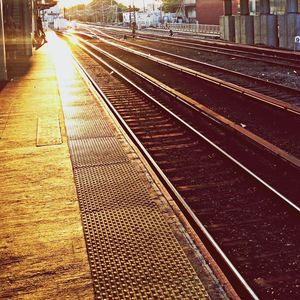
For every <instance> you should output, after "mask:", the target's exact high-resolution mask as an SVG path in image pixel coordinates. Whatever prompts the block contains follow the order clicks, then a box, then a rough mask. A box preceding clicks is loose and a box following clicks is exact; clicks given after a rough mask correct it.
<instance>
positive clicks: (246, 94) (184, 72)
mask: <svg viewBox="0 0 300 300" xmlns="http://www.w3.org/2000/svg"><path fill="white" fill-rule="evenodd" d="M91 42H93V44H94V45H97V46H100V47H101V49H103V51H106V52H109V53H112V54H114V55H115V56H117V57H119V58H121V59H122V60H124V61H126V62H127V63H129V64H131V65H133V66H135V67H136V68H139V69H142V70H144V71H145V72H147V74H149V75H150V76H152V77H155V78H156V79H158V80H159V81H161V82H163V83H165V84H166V85H168V86H170V87H172V88H173V89H176V90H177V91H178V92H180V93H182V94H184V95H186V96H188V97H190V98H192V99H194V100H195V101H197V103H199V105H204V106H205V107H207V108H209V109H210V110H213V111H214V112H216V113H217V114H220V115H222V116H223V117H225V118H226V119H229V120H231V121H232V122H234V124H238V126H239V127H246V129H248V131H249V132H251V133H254V134H255V135H257V136H258V137H260V138H262V139H264V140H265V141H269V142H270V143H272V144H273V145H275V146H276V147H278V148H279V149H282V150H284V151H285V152H287V153H288V155H287V156H286V155H285V159H287V160H292V161H294V163H295V164H296V165H298V167H299V166H300V164H299V158H300V148H299V147H300V145H299V143H298V142H297V141H298V140H299V139H300V136H299V135H300V133H299V130H298V128H299V126H300V120H299V117H298V114H299V112H300V108H298V107H297V106H295V105H290V104H286V103H283V102H282V101H279V100H278V99H275V98H270V97H266V96H264V95H262V94H261V93H257V92H253V91H251V90H250V89H245V88H241V87H239V86H237V85H232V84H230V83H229V84H228V83H226V82H225V81H220V80H218V79H215V78H213V77H210V76H201V74H200V75H199V73H198V72H196V73H195V72H194V73H193V70H190V69H186V68H185V67H183V66H180V65H178V64H174V63H171V62H168V61H166V60H161V59H159V58H156V57H154V58H153V57H152V55H150V56H149V55H148V54H145V53H140V52H137V51H135V50H129V52H128V49H126V48H125V47H124V46H120V45H116V44H115V43H111V42H107V41H105V40H100V41H99V40H98V39H91ZM157 60H158V61H157ZM158 69H159V71H158ZM191 73H192V74H191ZM197 75H199V76H200V77H198V76H197ZM250 100H252V101H250ZM195 101H194V102H195ZM194 102H193V103H194ZM268 104H272V107H271V106H269V105H268ZM198 107H199V106H198ZM277 108H278V109H277ZM235 127H236V126H235ZM263 143H264V142H263ZM281 152H282V151H281V150H278V151H277V153H278V155H281ZM292 156H293V158H291V157H292ZM290 158H291V159H290Z"/></svg>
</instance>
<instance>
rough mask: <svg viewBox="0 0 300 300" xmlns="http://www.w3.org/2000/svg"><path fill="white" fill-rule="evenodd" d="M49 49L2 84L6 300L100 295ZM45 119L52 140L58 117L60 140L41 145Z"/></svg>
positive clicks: (2, 290) (1, 267)
mask: <svg viewBox="0 0 300 300" xmlns="http://www.w3.org/2000/svg"><path fill="white" fill-rule="evenodd" d="M49 49H50V46H49V45H44V46H43V47H42V48H40V49H39V50H38V51H36V52H35V53H34V55H33V57H32V58H31V59H30V64H29V66H28V69H27V71H26V72H25V73H24V74H23V75H21V77H20V78H15V80H14V81H11V82H10V83H9V84H7V86H6V87H5V88H4V89H3V90H2V91H0V182H1V184H0V298H1V299H93V298H94V291H93V284H92V279H91V275H90V269H89V264H88V258H87V254H86V247H85V242H84V237H83V230H82V226H81V220H80V213H79V207H78V202H77V197H76V191H75V187H74V181H73V174H72V168H71V163H70V158H69V149H68V145H67V142H66V141H67V139H66V135H65V132H64V126H63V115H62V111H61V103H60V95H59V91H58V86H57V81H56V74H55V67H54V65H53V63H52V62H51V61H49ZM39 118H42V119H43V120H47V119H49V120H50V121H51V122H52V121H53V120H56V121H55V124H54V128H55V130H54V131H55V133H54V134H53V133H52V129H51V128H52V127H53V126H52V125H51V126H50V127H49V130H47V128H48V127H47V125H46V132H45V131H43V132H40V134H41V136H40V137H41V138H43V139H44V140H43V143H45V142H46V144H47V143H48V142H49V139H51V136H54V141H55V138H56V137H57V136H58V135H59V134H58V132H57V121H58V120H59V122H60V124H61V125H62V127H61V132H60V134H61V137H62V141H63V143H62V144H59V143H58V144H57V145H52V144H53V143H52V142H53V141H52V142H51V140H50V143H48V145H46V146H41V147H37V146H36V143H37V132H38V119H39ZM48 135H49V136H48ZM47 136H48V137H47ZM55 143H56V142H55Z"/></svg>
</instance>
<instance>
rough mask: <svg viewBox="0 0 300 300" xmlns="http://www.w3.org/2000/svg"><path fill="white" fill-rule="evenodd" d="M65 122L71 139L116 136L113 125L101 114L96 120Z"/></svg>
mask: <svg viewBox="0 0 300 300" xmlns="http://www.w3.org/2000/svg"><path fill="white" fill-rule="evenodd" d="M65 123H66V126H67V128H68V137H69V138H70V139H71V140H78V139H88V138H97V137H113V136H114V132H113V131H112V129H111V127H110V126H109V125H108V124H107V122H105V121H104V120H103V119H102V118H101V116H99V117H98V118H97V119H94V120H82V119H75V120H73V119H72V120H66V121H65Z"/></svg>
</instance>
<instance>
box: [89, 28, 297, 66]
mask: <svg viewBox="0 0 300 300" xmlns="http://www.w3.org/2000/svg"><path fill="white" fill-rule="evenodd" d="M89 28H93V29H94V30H97V31H99V32H101V30H100V29H98V28H97V27H96V26H93V25H90V26H89ZM103 33H104V32H103ZM104 34H106V35H107V36H109V35H108V34H107V33H104ZM111 38H114V37H111ZM138 38H139V39H141V40H145V41H147V40H148V41H149V40H154V39H156V40H158V41H160V42H162V43H163V44H166V45H173V46H174V42H173V43H172V42H169V41H168V40H166V39H163V38H157V37H153V38H149V37H147V35H144V34H139V36H138ZM115 39H116V38H115ZM124 42H125V41H124ZM176 44H177V45H180V46H182V47H183V48H186V49H192V50H201V51H204V52H209V53H215V54H222V55H226V56H231V57H237V58H241V59H244V60H245V59H247V60H252V61H259V62H263V63H268V64H272V65H276V66H281V67H286V68H287V67H290V68H300V65H299V63H298V61H297V60H294V59H287V58H284V57H283V58H281V59H282V60H285V61H286V63H284V62H277V61H266V60H265V59H266V58H268V59H273V60H274V59H278V58H280V57H278V56H276V55H275V56H272V55H265V54H260V53H253V52H252V53H251V52H247V51H243V50H237V49H230V48H225V47H224V48H221V47H218V48H219V49H220V50H218V48H216V46H210V45H201V44H197V43H191V42H182V41H176ZM133 45H135V46H137V47H139V45H137V44H133ZM234 52H235V53H240V54H235V53H234ZM242 54H245V55H251V56H252V57H251V56H243V55H242ZM253 56H255V57H253ZM262 56H263V58H262ZM288 63H294V64H293V65H288Z"/></svg>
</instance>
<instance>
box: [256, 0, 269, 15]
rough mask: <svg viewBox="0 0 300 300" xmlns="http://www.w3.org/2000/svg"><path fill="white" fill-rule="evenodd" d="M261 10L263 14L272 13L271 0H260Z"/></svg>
mask: <svg viewBox="0 0 300 300" xmlns="http://www.w3.org/2000/svg"><path fill="white" fill-rule="evenodd" d="M259 12H260V13H261V14H263V15H267V14H270V0H260V2H259Z"/></svg>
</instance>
